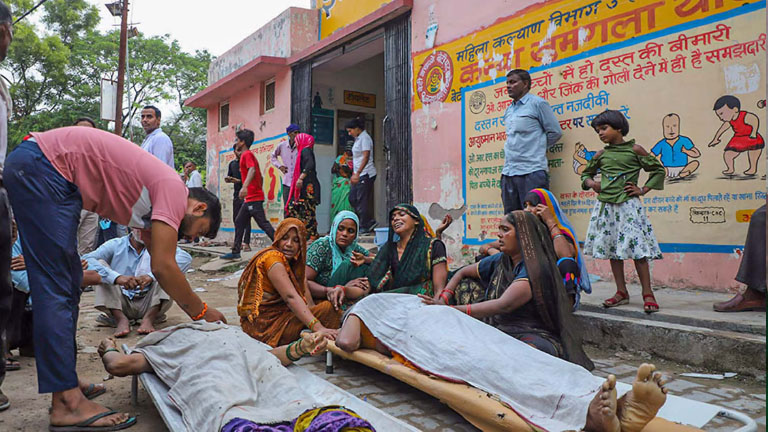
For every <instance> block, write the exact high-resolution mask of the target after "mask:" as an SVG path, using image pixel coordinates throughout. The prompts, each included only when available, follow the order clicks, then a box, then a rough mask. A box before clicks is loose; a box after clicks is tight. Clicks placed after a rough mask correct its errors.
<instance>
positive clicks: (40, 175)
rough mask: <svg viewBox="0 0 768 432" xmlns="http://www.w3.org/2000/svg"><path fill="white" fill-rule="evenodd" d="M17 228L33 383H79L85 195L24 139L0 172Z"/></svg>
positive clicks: (44, 386) (58, 386) (51, 386)
mask: <svg viewBox="0 0 768 432" xmlns="http://www.w3.org/2000/svg"><path fill="white" fill-rule="evenodd" d="M3 180H4V182H5V187H6V189H7V190H8V197H9V198H10V201H11V207H12V208H13V212H14V215H15V218H16V223H17V224H18V226H19V232H20V233H21V247H22V248H23V249H24V261H25V262H26V265H27V275H28V277H29V285H30V294H31V295H32V304H34V305H35V307H34V308H33V320H34V330H33V334H34V344H35V358H36V362H37V383H38V390H39V392H40V393H52V392H60V391H64V390H69V389H72V388H75V387H77V372H76V370H75V363H76V359H77V349H76V346H75V331H76V329H77V315H78V305H79V303H80V283H81V282H82V280H83V270H82V267H81V266H80V256H79V255H78V254H77V225H78V223H79V221H80V210H81V209H82V207H83V200H82V197H81V196H80V191H79V189H78V188H77V186H76V185H74V184H73V183H71V182H69V181H67V179H65V178H64V177H62V175H61V174H59V172H58V171H56V169H55V168H54V167H53V165H51V162H50V161H49V160H48V159H47V158H46V157H45V155H43V153H42V151H40V147H38V145H37V143H35V142H32V141H24V142H22V143H21V145H20V146H19V147H17V148H16V149H15V150H14V151H13V152H12V153H11V154H10V155H8V158H7V160H6V163H5V171H4V173H3Z"/></svg>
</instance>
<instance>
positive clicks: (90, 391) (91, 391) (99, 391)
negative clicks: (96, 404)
mask: <svg viewBox="0 0 768 432" xmlns="http://www.w3.org/2000/svg"><path fill="white" fill-rule="evenodd" d="M106 392H107V387H105V386H102V387H98V388H97V387H96V384H90V385H89V386H88V388H87V389H86V390H85V391H84V392H83V396H85V398H86V399H88V400H92V399H96V398H97V397H99V396H101V395H103V394H104V393H106Z"/></svg>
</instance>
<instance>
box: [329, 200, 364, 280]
mask: <svg viewBox="0 0 768 432" xmlns="http://www.w3.org/2000/svg"><path fill="white" fill-rule="evenodd" d="M345 219H352V220H353V221H354V222H355V226H356V227H357V228H358V229H359V228H360V220H359V219H358V218H357V215H356V214H354V213H353V212H351V211H347V210H344V211H340V212H339V213H338V214H337V215H336V217H335V218H333V224H332V225H331V231H330V232H329V233H328V235H327V236H325V237H323V238H322V239H320V241H327V242H328V246H330V248H331V252H332V253H333V260H332V264H331V266H332V269H331V274H333V273H334V272H336V269H338V268H339V266H340V265H341V264H342V263H343V262H344V261H349V260H351V259H352V251H354V250H355V247H356V246H357V238H358V236H359V235H360V233H359V231H358V232H357V233H356V234H355V239H354V240H352V243H350V245H349V246H347V248H346V249H345V250H344V251H342V250H341V248H340V247H339V245H337V244H336V232H337V231H338V230H339V225H340V224H341V223H342V222H343V221H344V220H345Z"/></svg>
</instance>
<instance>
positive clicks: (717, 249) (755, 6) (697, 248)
mask: <svg viewBox="0 0 768 432" xmlns="http://www.w3.org/2000/svg"><path fill="white" fill-rule="evenodd" d="M765 7H766V0H761V1H759V2H756V3H748V4H744V5H742V6H740V7H737V8H734V9H731V10H729V11H725V12H721V13H719V14H715V15H712V16H709V17H705V18H700V19H697V20H693V21H689V22H686V23H682V24H679V25H676V26H672V27H669V28H666V29H663V30H659V31H656V32H653V33H648V34H646V35H643V36H639V37H635V38H630V39H627V40H625V41H621V42H616V43H613V44H610V45H605V46H602V47H598V48H593V49H591V50H588V51H584V52H583V53H580V54H576V55H574V56H571V57H567V58H564V59H562V60H558V61H556V62H553V63H551V64H549V65H546V66H538V67H533V68H531V69H529V72H530V73H536V72H541V71H544V70H547V69H552V68H555V67H559V66H563V65H567V64H569V63H573V62H576V61H578V60H582V59H585V58H588V57H593V56H596V55H600V54H604V53H607V52H611V51H615V50H618V49H621V48H626V47H630V46H634V45H638V44H641V43H643V42H646V41H649V40H651V39H658V38H661V37H664V36H669V35H670V34H673V33H677V32H682V31H686V30H690V29H694V28H698V27H701V26H705V25H707V24H713V23H716V22H719V21H723V20H726V19H730V18H734V17H737V16H741V15H746V14H748V13H751V12H756V11H760V10H764V9H765ZM506 79H507V78H506V76H502V77H499V78H496V79H494V80H490V81H484V82H480V83H477V84H475V85H473V86H468V87H464V88H462V89H461V177H462V182H461V191H462V197H463V198H464V203H466V202H467V165H466V142H467V131H466V104H465V101H466V93H467V92H469V91H471V90H476V89H479V88H484V87H488V86H492V85H496V84H498V83H501V82H505V81H506ZM462 219H463V220H464V236H463V238H462V242H463V243H464V244H466V245H471V246H479V245H483V244H486V243H490V242H491V241H493V239H488V240H487V241H481V240H479V239H473V238H468V237H467V214H466V212H465V213H464V215H462ZM659 246H660V247H661V251H662V252H663V253H686V252H692V253H733V252H734V251H735V250H737V249H744V245H715V244H696V243H659Z"/></svg>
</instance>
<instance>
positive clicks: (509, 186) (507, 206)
mask: <svg viewBox="0 0 768 432" xmlns="http://www.w3.org/2000/svg"><path fill="white" fill-rule="evenodd" d="M536 188H544V189H549V173H547V172H546V171H544V170H539V171H534V172H532V173H529V174H524V175H516V176H507V175H503V174H502V176H501V202H502V203H503V204H504V214H505V215H506V214H507V213H509V212H511V211H513V210H523V209H524V208H525V203H524V202H523V200H524V199H525V196H526V195H527V194H528V192H530V191H531V190H532V189H536Z"/></svg>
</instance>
